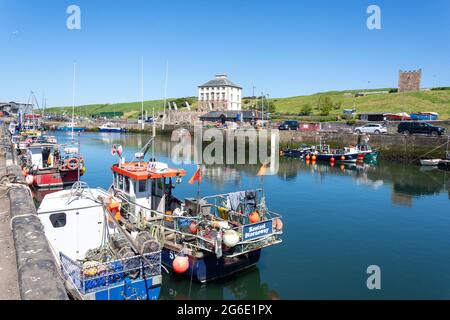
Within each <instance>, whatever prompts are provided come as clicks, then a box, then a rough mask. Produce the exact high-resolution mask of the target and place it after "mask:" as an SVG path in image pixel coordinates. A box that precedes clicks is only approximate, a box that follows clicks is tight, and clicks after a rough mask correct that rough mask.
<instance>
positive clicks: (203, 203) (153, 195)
mask: <svg viewBox="0 0 450 320" xmlns="http://www.w3.org/2000/svg"><path fill="white" fill-rule="evenodd" d="M146 150H148V144H147V145H146V146H144V148H143V151H142V150H141V152H138V153H136V154H135V159H133V161H130V162H126V161H125V159H124V158H122V155H121V154H122V150H121V147H117V146H114V147H113V152H112V153H113V154H119V159H120V160H119V162H118V163H117V164H114V165H113V166H112V168H111V169H112V172H113V184H112V186H111V188H110V192H111V193H112V194H113V195H114V196H116V197H117V198H119V199H120V200H121V201H122V206H121V208H122V210H121V214H122V217H123V227H124V228H126V229H127V230H129V232H131V230H134V231H149V232H150V233H151V234H152V235H155V237H156V238H157V239H158V240H159V242H160V244H161V245H162V263H163V264H164V265H165V266H166V267H167V268H168V269H170V270H172V271H174V272H175V273H180V274H185V275H187V276H188V277H191V278H192V279H194V280H196V281H199V282H201V283H205V282H208V281H212V280H215V279H218V278H222V277H226V276H229V275H231V274H234V273H237V272H240V271H243V270H246V269H248V268H250V267H252V266H254V265H256V264H257V262H258V261H259V259H260V256H261V250H262V249H263V248H266V247H270V246H273V245H277V244H279V243H281V242H282V239H281V235H282V233H283V231H282V229H283V224H282V221H281V216H280V215H279V214H277V213H275V212H272V211H270V210H269V209H268V208H267V206H266V200H265V195H264V192H263V190H260V189H258V190H246V191H238V192H233V193H227V194H220V195H214V196H208V197H203V198H199V197H198V196H197V197H195V198H186V199H184V200H181V199H178V198H177V197H175V196H174V195H173V193H172V191H173V189H174V188H175V185H176V184H179V183H181V179H182V177H184V176H185V175H186V172H185V171H184V170H182V169H173V168H169V167H168V165H167V164H166V163H163V162H156V161H155V159H154V158H153V159H151V161H144V156H145V153H146ZM200 174H201V173H200V168H199V169H198V170H197V172H196V176H197V177H199V176H200ZM194 178H195V177H194Z"/></svg>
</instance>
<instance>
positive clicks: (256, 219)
mask: <svg viewBox="0 0 450 320" xmlns="http://www.w3.org/2000/svg"><path fill="white" fill-rule="evenodd" d="M248 220H249V221H250V223H257V222H260V221H261V217H260V216H259V214H258V212H256V211H253V212H252V213H250V214H249V215H248Z"/></svg>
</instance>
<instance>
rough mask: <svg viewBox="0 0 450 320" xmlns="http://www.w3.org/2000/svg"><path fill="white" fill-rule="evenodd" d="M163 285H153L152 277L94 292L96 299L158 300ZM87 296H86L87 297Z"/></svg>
mask: <svg viewBox="0 0 450 320" xmlns="http://www.w3.org/2000/svg"><path fill="white" fill-rule="evenodd" d="M160 292H161V286H160V285H157V286H153V284H152V278H149V279H145V280H144V279H140V280H137V281H128V282H125V283H124V284H123V285H120V286H115V287H110V288H107V289H105V290H101V291H98V292H96V293H95V294H94V297H93V298H94V300H158V298H159V294H160ZM86 298H87V297H85V299H86Z"/></svg>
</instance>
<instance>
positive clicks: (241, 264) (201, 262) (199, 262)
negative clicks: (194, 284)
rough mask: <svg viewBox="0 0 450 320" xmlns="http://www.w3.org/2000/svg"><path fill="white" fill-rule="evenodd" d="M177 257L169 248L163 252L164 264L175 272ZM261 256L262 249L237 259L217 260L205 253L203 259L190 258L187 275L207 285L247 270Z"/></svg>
mask: <svg viewBox="0 0 450 320" xmlns="http://www.w3.org/2000/svg"><path fill="white" fill-rule="evenodd" d="M176 255H177V252H174V251H172V250H170V249H167V248H163V250H162V252H161V259H162V263H163V264H164V265H165V266H166V267H167V268H168V269H170V270H173V269H172V263H173V260H174V259H175V257H176ZM260 256H261V249H258V250H255V251H252V252H249V253H247V254H243V255H240V256H238V257H235V258H224V257H221V258H217V257H216V255H215V254H213V253H209V252H204V257H203V258H201V259H197V258H194V257H192V256H189V269H188V271H186V272H185V275H186V276H188V277H191V276H192V277H193V278H194V279H195V280H196V281H198V282H201V283H205V282H208V281H212V280H215V279H219V278H223V277H227V276H230V275H232V274H234V273H237V272H241V271H243V270H246V269H248V268H250V267H252V266H254V265H255V264H256V263H258V261H259V258H260Z"/></svg>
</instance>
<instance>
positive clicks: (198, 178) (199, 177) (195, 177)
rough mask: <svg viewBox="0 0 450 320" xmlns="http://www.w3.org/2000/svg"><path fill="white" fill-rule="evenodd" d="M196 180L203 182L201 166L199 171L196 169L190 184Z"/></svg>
mask: <svg viewBox="0 0 450 320" xmlns="http://www.w3.org/2000/svg"><path fill="white" fill-rule="evenodd" d="M195 181H198V183H201V182H202V175H201V173H200V166H198V167H197V171H195V173H194V175H193V176H192V178H191V179H190V180H189V184H194V182H195Z"/></svg>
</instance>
